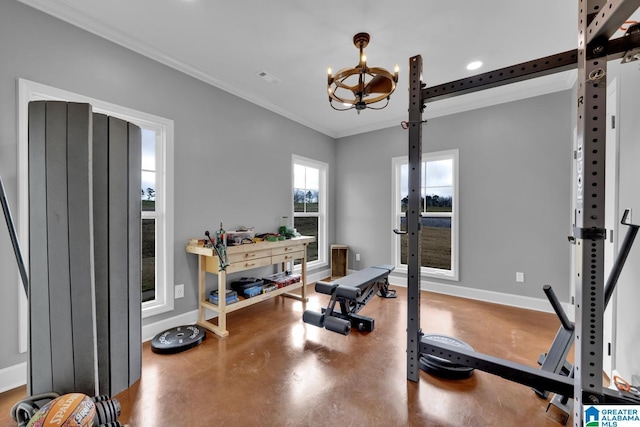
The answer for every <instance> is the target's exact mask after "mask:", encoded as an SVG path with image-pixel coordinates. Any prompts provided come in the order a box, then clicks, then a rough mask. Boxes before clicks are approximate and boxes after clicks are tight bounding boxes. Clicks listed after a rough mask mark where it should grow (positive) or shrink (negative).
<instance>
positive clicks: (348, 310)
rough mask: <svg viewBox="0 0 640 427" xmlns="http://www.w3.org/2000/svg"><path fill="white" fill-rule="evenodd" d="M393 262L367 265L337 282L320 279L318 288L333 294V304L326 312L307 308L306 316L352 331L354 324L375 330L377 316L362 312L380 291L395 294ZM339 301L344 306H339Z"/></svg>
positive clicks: (335, 329)
mask: <svg viewBox="0 0 640 427" xmlns="http://www.w3.org/2000/svg"><path fill="white" fill-rule="evenodd" d="M394 269H395V267H394V266H393V265H376V266H373V267H367V268H365V269H363V270H360V271H357V272H355V273H353V274H350V275H348V276H345V277H341V278H339V279H336V280H334V281H333V282H323V281H318V282H316V286H315V289H316V292H318V293H321V294H327V295H331V300H329V305H328V306H327V308H323V309H322V313H318V312H315V311H310V310H305V311H304V313H303V314H302V320H303V321H304V322H305V323H308V324H310V325H313V326H317V327H319V328H323V327H324V328H326V329H328V330H330V331H332V332H338V333H340V334H343V335H348V334H349V331H350V330H351V328H352V327H355V328H356V329H358V330H359V331H364V332H371V331H373V327H374V319H372V318H370V317H365V316H361V315H359V314H358V312H359V311H360V310H361V309H362V308H363V307H364V306H365V305H366V304H367V303H368V302H369V300H371V298H373V295H375V294H376V293H377V294H378V295H379V296H380V297H382V298H395V297H396V291H395V290H389V280H388V278H389V274H390V273H391V272H392V271H393V270H394ZM336 303H338V304H339V306H340V310H339V311H337V310H336Z"/></svg>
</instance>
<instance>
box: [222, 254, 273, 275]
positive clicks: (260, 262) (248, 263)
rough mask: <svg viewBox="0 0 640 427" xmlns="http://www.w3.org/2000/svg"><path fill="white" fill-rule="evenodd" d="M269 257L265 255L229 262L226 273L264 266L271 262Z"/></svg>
mask: <svg viewBox="0 0 640 427" xmlns="http://www.w3.org/2000/svg"><path fill="white" fill-rule="evenodd" d="M271 259H272V258H271V257H267V258H256V259H248V260H244V261H238V262H234V263H231V264H229V266H228V267H227V273H235V272H236V271H244V270H249V269H251V268H258V267H266V266H268V265H272V264H273V262H272V261H271Z"/></svg>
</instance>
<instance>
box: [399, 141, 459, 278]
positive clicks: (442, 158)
mask: <svg viewBox="0 0 640 427" xmlns="http://www.w3.org/2000/svg"><path fill="white" fill-rule="evenodd" d="M392 164H393V181H394V182H393V201H392V203H393V204H392V206H393V224H392V225H393V228H396V229H400V230H406V229H407V217H406V211H407V204H408V197H409V180H408V171H409V159H408V157H407V156H403V157H395V158H393V161H392ZM458 200H459V199H458V150H448V151H440V152H436V153H427V154H423V155H422V169H421V185H420V215H421V217H422V218H421V223H422V233H421V239H422V241H421V247H420V250H421V257H422V259H421V274H422V275H424V276H430V277H438V278H446V279H451V280H458V211H459V207H458ZM393 256H394V260H395V264H396V266H397V267H398V269H399V270H401V271H402V270H403V269H404V270H406V268H407V235H402V236H401V238H399V239H394V250H393Z"/></svg>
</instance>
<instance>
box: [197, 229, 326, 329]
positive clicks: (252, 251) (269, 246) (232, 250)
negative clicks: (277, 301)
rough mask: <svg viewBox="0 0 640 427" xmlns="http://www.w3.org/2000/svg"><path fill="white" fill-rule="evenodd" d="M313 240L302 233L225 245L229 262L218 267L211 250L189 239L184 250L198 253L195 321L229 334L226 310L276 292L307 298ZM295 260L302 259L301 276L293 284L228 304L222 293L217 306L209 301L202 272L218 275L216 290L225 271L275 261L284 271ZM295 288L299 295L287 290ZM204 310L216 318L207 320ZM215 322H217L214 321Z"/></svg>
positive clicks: (223, 284) (223, 281) (222, 285)
mask: <svg viewBox="0 0 640 427" xmlns="http://www.w3.org/2000/svg"><path fill="white" fill-rule="evenodd" d="M314 241H315V237H313V236H302V237H295V238H293V239H289V240H278V241H275V242H257V243H252V244H245V245H238V246H229V247H228V248H227V256H228V258H229V265H228V266H227V267H226V269H220V262H219V260H218V256H217V255H216V253H215V252H214V250H213V249H211V248H207V247H204V246H200V245H199V244H198V243H196V242H197V239H192V240H191V241H190V243H189V244H188V245H187V246H186V248H185V250H186V251H187V252H188V253H191V254H195V255H198V302H199V304H198V307H199V314H198V324H199V325H200V326H202V327H204V328H206V329H208V330H210V331H211V332H213V333H214V334H216V335H218V336H221V337H226V336H227V335H229V331H227V313H231V312H232V311H236V310H239V309H241V308H244V307H248V306H250V305H253V304H257V303H259V302H262V301H265V300H267V299H271V298H274V297H276V296H278V295H282V296H288V297H291V298H296V299H298V300H302V301H307V293H306V284H307V245H308V244H309V243H312V242H314ZM296 259H300V260H302V266H301V267H302V271H301V273H300V275H301V277H300V282H298V283H293V284H291V285H289V286H285V287H283V288H280V289H277V290H274V291H271V292H267V293H264V294H260V295H258V296H255V297H252V298H241V297H240V296H239V299H240V301H238V302H236V303H233V304H229V305H227V304H226V298H225V297H224V295H225V294H224V292H220V293H219V294H220V295H221V298H219V300H218V304H217V305H216V304H213V303H210V302H209V299H208V293H207V286H206V273H212V274H217V275H218V289H219V290H221V289H226V287H227V273H236V272H240V271H245V270H251V269H254V268H259V267H266V266H269V265H275V264H280V265H281V269H282V270H285V268H286V264H287V263H289V262H292V261H293V260H296ZM295 289H301V295H298V294H293V293H291V291H293V290H295ZM207 310H211V311H213V312H215V313H217V314H218V316H217V318H214V319H211V320H209V319H207V318H206V317H207V315H206V311H207ZM216 321H217V324H216V323H214V322H216Z"/></svg>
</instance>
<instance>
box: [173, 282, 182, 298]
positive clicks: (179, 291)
mask: <svg viewBox="0 0 640 427" xmlns="http://www.w3.org/2000/svg"><path fill="white" fill-rule="evenodd" d="M173 293H174V297H175V299H178V298H184V284H183V283H181V284H179V285H176V287H175V288H174V289H173Z"/></svg>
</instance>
